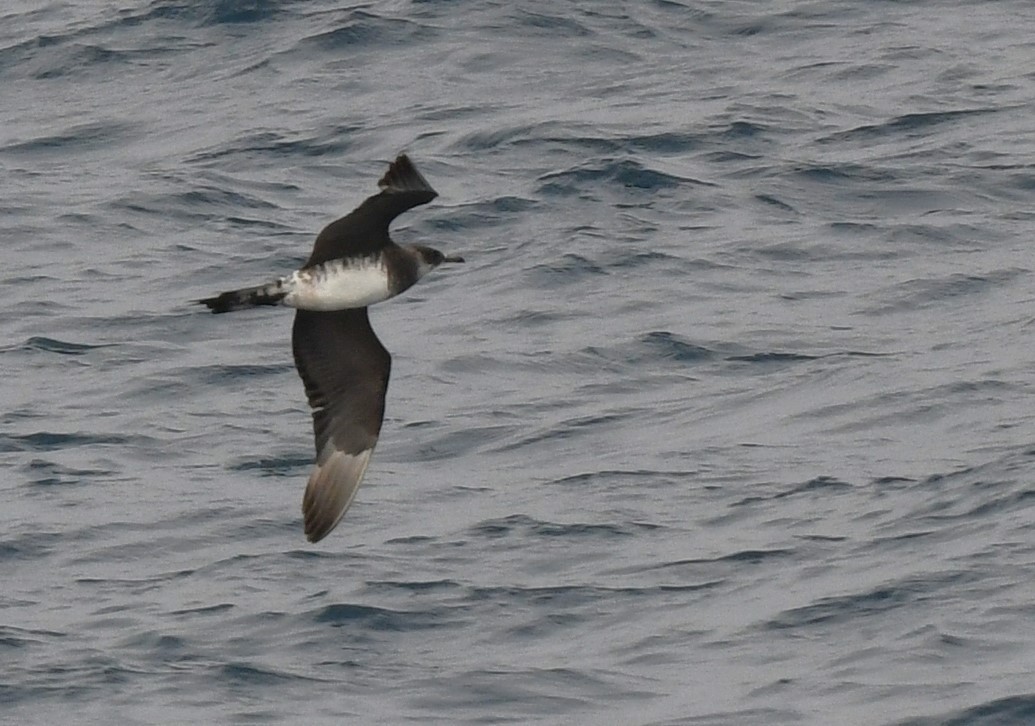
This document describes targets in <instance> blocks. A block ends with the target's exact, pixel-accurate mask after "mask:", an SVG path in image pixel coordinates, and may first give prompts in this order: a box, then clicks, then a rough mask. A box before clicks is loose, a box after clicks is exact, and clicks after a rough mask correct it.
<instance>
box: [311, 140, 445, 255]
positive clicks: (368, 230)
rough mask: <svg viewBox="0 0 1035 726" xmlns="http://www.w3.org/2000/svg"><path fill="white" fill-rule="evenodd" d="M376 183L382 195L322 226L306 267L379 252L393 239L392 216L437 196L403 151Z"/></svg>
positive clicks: (377, 195)
mask: <svg viewBox="0 0 1035 726" xmlns="http://www.w3.org/2000/svg"><path fill="white" fill-rule="evenodd" d="M377 185H378V186H379V187H380V188H381V193H380V194H375V195H374V196H372V197H369V198H367V200H366V201H365V202H363V203H362V204H360V205H359V206H358V207H356V209H355V210H353V211H352V212H350V213H349V214H347V215H346V216H344V217H342V218H341V219H339V220H336V221H334V222H331V223H330V224H328V225H327V226H326V227H324V228H323V231H321V232H320V234H319V235H318V236H317V237H316V244H315V245H313V253H312V254H311V255H309V259H308V260H306V263H305V266H306V267H309V266H310V265H318V264H320V263H321V262H326V261H327V260H334V259H338V258H339V257H345V256H348V255H364V254H374V253H376V252H378V251H380V250H381V248H383V247H384V246H385V245H388V244H391V242H392V240H391V238H390V237H389V236H388V225H389V224H390V223H391V221H392V220H393V219H395V218H396V217H398V216H399V215H400V214H402V213H403V212H405V211H406V210H407V209H412V208H413V207H416V206H417V205H420V204H427V203H428V202H430V201H431V200H432V199H434V198H435V197H437V196H438V192H436V191H435V190H434V189H432V188H431V185H430V184H428V182H427V180H425V179H424V177H422V176H421V175H420V172H418V171H417V167H415V166H414V165H413V162H411V161H410V159H409V157H407V156H406V154H400V155H399V157H398V158H397V159H396V160H395V161H393V162H392V163H391V164H390V165H389V166H388V171H387V172H385V175H384V176H383V177H381V180H380V181H379V182H378V183H377Z"/></svg>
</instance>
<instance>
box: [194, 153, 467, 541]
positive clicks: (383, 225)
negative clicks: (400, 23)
mask: <svg viewBox="0 0 1035 726" xmlns="http://www.w3.org/2000/svg"><path fill="white" fill-rule="evenodd" d="M377 186H378V187H379V188H380V189H381V191H380V193H378V194H375V195H374V196H372V197H369V198H368V199H367V200H366V201H364V202H363V203H362V204H360V205H359V206H358V207H356V209H355V210H353V211H352V212H351V213H350V214H348V215H346V216H344V217H342V218H341V219H338V220H336V221H334V222H331V223H330V224H328V225H327V226H326V227H324V228H323V231H321V232H320V234H319V235H318V236H317V238H316V244H315V245H313V252H312V254H311V255H309V259H308V260H306V263H305V264H304V265H303V266H302V267H301V268H300V269H298V270H295V271H294V272H292V273H291V274H290V275H286V276H284V277H281V278H280V279H278V280H275V281H273V282H270V283H267V284H265V285H259V286H258V287H248V288H244V289H241V290H232V291H230V292H224V293H222V294H221V295H217V296H215V297H210V298H205V299H204V300H199V301H198V302H199V303H201V304H202V305H205V306H207V307H208V308H209V309H210V310H211V311H212V312H214V313H227V312H231V311H233V310H241V309H244V308H251V307H256V306H259V305H286V306H288V307H293V308H295V309H296V312H295V324H294V326H293V327H292V329H291V348H292V351H293V353H294V357H295V367H296V368H297V369H298V375H299V376H301V378H302V383H303V384H304V385H305V393H306V397H307V398H308V399H309V406H310V407H311V408H312V409H313V433H314V434H315V438H316V466H315V467H314V469H313V471H312V474H310V476H309V483H308V484H307V485H306V489H305V496H304V497H303V498H302V515H303V518H304V521H305V535H306V537H307V538H308V539H309V541H310V542H318V541H320V540H321V539H323V538H324V537H326V536H327V535H328V534H329V533H330V531H331V530H333V529H334V528H335V526H337V524H338V522H339V521H341V518H342V516H344V514H345V512H346V510H348V508H349V505H350V504H352V500H353V498H354V497H355V496H356V490H357V489H358V488H359V483H360V481H361V480H362V479H363V473H364V472H365V471H366V470H367V464H368V463H369V462H370V454H371V453H372V452H373V450H374V445H375V444H376V443H377V437H378V434H379V433H380V432H381V422H382V420H383V419H384V412H385V391H386V390H387V389H388V374H389V370H390V369H391V365H392V357H391V355H389V353H388V351H387V350H385V347H384V346H383V345H381V341H380V340H378V339H377V336H376V335H375V334H374V330H373V328H371V327H370V320H369V318H368V317H367V306H368V305H373V304H374V303H379V302H381V301H383V300H387V299H388V298H390V297H395V296H396V295H398V294H399V293H401V292H403V291H404V290H407V289H409V288H410V287H411V286H412V285H413V284H414V283H416V282H417V280H419V279H420V278H422V277H424V275H426V274H428V273H429V272H431V271H432V270H433V269H435V268H436V267H438V266H439V265H441V264H442V263H443V262H463V261H464V260H463V258H462V257H455V256H450V257H447V256H446V255H444V254H442V253H441V252H439V251H438V250H433V249H431V248H430V247H424V246H422V245H402V246H400V245H397V244H395V242H393V241H392V238H391V237H390V236H389V234H388V225H389V224H390V223H391V222H392V220H393V219H395V218H396V217H398V216H399V215H400V214H402V213H403V212H405V211H406V210H408V209H412V208H413V207H416V206H418V205H421V204H427V203H428V202H430V201H431V200H432V199H434V198H435V197H437V196H438V193H437V192H436V191H435V190H434V189H432V188H431V185H430V184H428V182H427V181H426V180H425V179H424V177H423V176H421V175H420V172H418V171H417V168H416V167H415V166H414V165H413V162H411V161H410V160H409V158H408V157H407V156H406V155H405V154H401V155H400V156H399V157H398V158H397V159H396V160H395V161H394V162H392V163H391V164H390V165H389V167H388V171H387V172H386V173H385V175H384V176H383V177H381V180H380V181H379V182H378V183H377Z"/></svg>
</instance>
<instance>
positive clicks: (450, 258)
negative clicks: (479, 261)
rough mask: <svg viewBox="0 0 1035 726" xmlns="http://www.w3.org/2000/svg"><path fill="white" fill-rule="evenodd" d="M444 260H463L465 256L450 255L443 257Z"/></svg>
mask: <svg viewBox="0 0 1035 726" xmlns="http://www.w3.org/2000/svg"><path fill="white" fill-rule="evenodd" d="M442 261H443V262H463V261H464V258H463V257H461V256H460V255H450V256H449V257H443V258H442Z"/></svg>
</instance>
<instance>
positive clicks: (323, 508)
mask: <svg viewBox="0 0 1035 726" xmlns="http://www.w3.org/2000/svg"><path fill="white" fill-rule="evenodd" d="M291 347H292V350H293V351H294V354H295V367H296V368H297V369H298V375H299V376H301V378H302V383H303V384H304V385H305V392H306V396H307V397H308V398H309V405H310V406H311V407H312V408H313V433H314V435H315V439H316V467H315V468H314V469H313V472H312V474H311V475H310V477H309V483H308V484H307V485H306V491H305V496H304V497H303V499H302V513H303V517H304V519H305V532H306V536H307V537H308V538H309V541H310V542H317V541H319V540H321V539H323V538H324V537H325V536H326V535H327V534H328V533H329V532H330V531H331V530H332V529H334V527H335V526H336V525H337V524H338V522H339V520H341V518H342V516H343V515H344V514H345V511H346V510H347V509H348V508H349V505H350V504H351V503H352V499H353V497H355V495H356V490H357V489H358V488H359V484H360V481H362V479H363V473H364V472H365V471H366V468H367V463H368V462H369V461H370V455H371V453H372V452H373V450H374V445H375V444H376V443H377V437H378V434H380V432H381V421H382V420H383V419H384V412H385V392H386V391H387V390H388V376H389V372H390V370H391V366H392V357H391V356H390V355H389V354H388V351H387V350H385V348H384V346H383V345H381V341H379V340H378V339H377V336H376V335H375V334H374V330H373V329H372V328H371V327H370V320H369V318H368V317H367V309H366V308H353V309H349V310H338V311H335V312H313V311H310V310H299V311H297V312H296V313H295V324H294V327H293V329H292V333H291Z"/></svg>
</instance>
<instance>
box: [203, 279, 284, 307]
mask: <svg viewBox="0 0 1035 726" xmlns="http://www.w3.org/2000/svg"><path fill="white" fill-rule="evenodd" d="M285 297H287V293H286V292H284V291H283V290H281V289H279V286H278V285H277V284H276V283H274V284H271V285H260V286H259V287H246V288H244V289H243V290H231V291H230V292H224V293H222V294H221V295H217V296H215V297H207V298H205V299H204V300H198V303H199V304H201V305H204V306H205V307H207V308H208V309H209V310H211V311H212V312H214V313H229V312H233V311H234V310H244V309H245V308H254V307H258V306H259V305H277V304H279V303H280V301H281V300H283V299H284V298H285Z"/></svg>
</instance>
